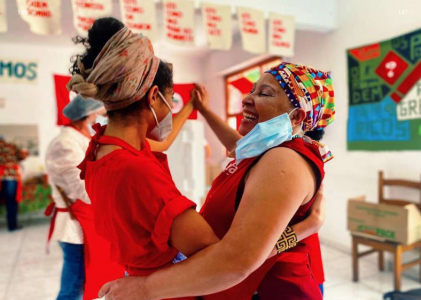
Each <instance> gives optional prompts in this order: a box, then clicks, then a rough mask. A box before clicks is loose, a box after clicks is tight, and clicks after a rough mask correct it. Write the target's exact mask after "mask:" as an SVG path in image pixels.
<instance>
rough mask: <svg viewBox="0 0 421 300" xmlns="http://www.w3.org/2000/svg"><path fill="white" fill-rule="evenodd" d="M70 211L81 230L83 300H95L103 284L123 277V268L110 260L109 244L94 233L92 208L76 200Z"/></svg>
mask: <svg viewBox="0 0 421 300" xmlns="http://www.w3.org/2000/svg"><path fill="white" fill-rule="evenodd" d="M71 210H72V213H73V214H74V216H75V217H76V219H77V220H78V221H79V223H80V225H81V226H82V230H83V238H84V259H85V291H84V294H83V300H92V299H96V298H98V292H99V290H100V289H101V287H102V286H103V285H104V284H105V283H107V282H109V281H113V280H115V279H118V278H121V277H124V267H122V266H121V265H119V264H117V263H116V262H113V261H111V260H110V252H111V250H110V249H111V247H110V243H109V242H108V241H107V240H106V239H104V238H102V237H100V236H99V235H98V234H97V233H96V230H95V222H94V211H93V208H92V206H91V205H88V204H86V203H84V202H82V201H81V200H78V201H76V202H75V203H74V204H73V205H72V207H71Z"/></svg>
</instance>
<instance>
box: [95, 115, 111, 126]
mask: <svg viewBox="0 0 421 300" xmlns="http://www.w3.org/2000/svg"><path fill="white" fill-rule="evenodd" d="M96 123H99V124H101V126H104V125H107V124H108V117H106V116H103V115H98V116H97V117H96V120H95V123H94V124H96Z"/></svg>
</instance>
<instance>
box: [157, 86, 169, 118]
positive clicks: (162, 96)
mask: <svg viewBox="0 0 421 300" xmlns="http://www.w3.org/2000/svg"><path fill="white" fill-rule="evenodd" d="M158 94H159V96H160V97H161V99H162V101H164V103H165V104H166V105H167V107H168V109H169V110H170V112H171V113H172V108H171V106H170V105H169V104H168V102H167V100H166V99H165V97H164V95H162V94H161V92H160V91H158Z"/></svg>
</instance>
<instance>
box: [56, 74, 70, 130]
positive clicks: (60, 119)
mask: <svg viewBox="0 0 421 300" xmlns="http://www.w3.org/2000/svg"><path fill="white" fill-rule="evenodd" d="M70 78H71V77H70V76H65V75H54V85H55V90H56V103H57V125H59V126H61V125H67V124H69V123H70V120H69V119H68V118H66V117H65V116H64V115H63V109H64V108H65V107H66V105H67V104H68V103H69V102H70V98H69V91H68V90H67V88H66V84H67V83H68V82H69V80H70Z"/></svg>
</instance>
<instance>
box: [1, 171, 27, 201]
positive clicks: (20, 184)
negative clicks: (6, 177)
mask: <svg viewBox="0 0 421 300" xmlns="http://www.w3.org/2000/svg"><path fill="white" fill-rule="evenodd" d="M7 169H13V170H15V171H16V173H17V176H16V181H17V187H16V202H17V203H20V202H21V201H22V191H23V181H22V176H21V175H20V171H19V166H18V165H14V166H7ZM5 170H6V167H5V166H0V178H2V176H3V174H4V172H5ZM0 191H1V184H0Z"/></svg>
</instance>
